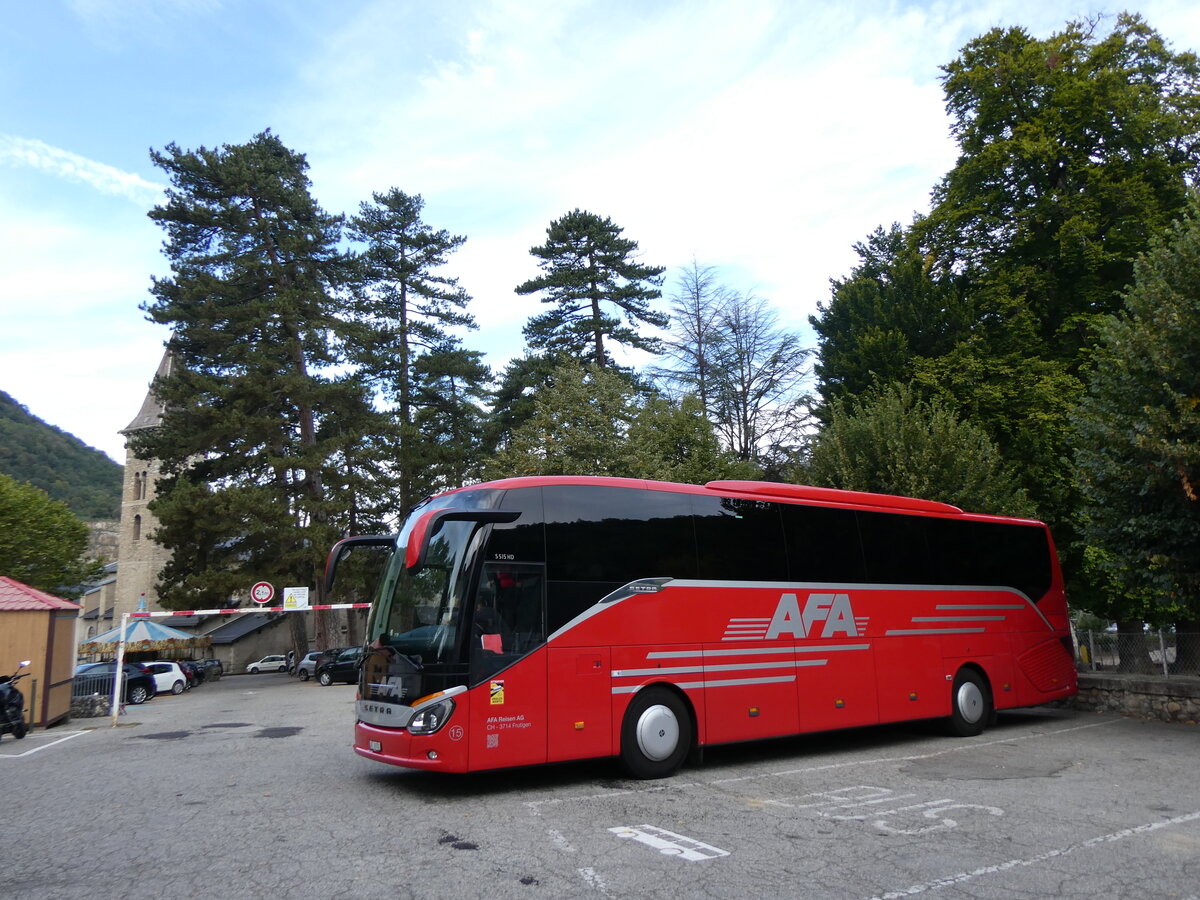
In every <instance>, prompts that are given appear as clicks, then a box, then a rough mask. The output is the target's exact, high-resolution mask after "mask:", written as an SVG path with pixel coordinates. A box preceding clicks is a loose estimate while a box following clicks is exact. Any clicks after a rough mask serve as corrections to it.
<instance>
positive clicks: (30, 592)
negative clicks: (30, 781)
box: [0, 576, 79, 725]
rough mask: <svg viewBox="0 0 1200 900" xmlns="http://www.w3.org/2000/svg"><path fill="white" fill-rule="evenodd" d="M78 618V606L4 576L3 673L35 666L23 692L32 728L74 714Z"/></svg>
mask: <svg viewBox="0 0 1200 900" xmlns="http://www.w3.org/2000/svg"><path fill="white" fill-rule="evenodd" d="M78 617H79V604H78V603H72V602H71V601H70V600H63V599H62V598H61V597H54V596H51V595H50V594H47V593H44V592H43V591H39V590H37V589H36V588H31V587H30V586H29V585H27V584H22V583H21V582H19V581H15V580H14V579H12V578H8V577H5V576H0V672H2V673H4V674H5V675H11V674H12V673H13V672H15V671H16V668H17V663H19V662H20V661H21V660H23V659H28V660H32V662H31V663H30V665H29V674H30V677H29V678H26V679H24V680H23V681H22V682H21V692H22V693H23V694H24V695H25V706H26V709H28V710H30V711H31V713H32V715H31V724H33V725H53V724H54V723H55V722H58V721H60V720H61V719H64V718H66V717H67V714H68V713H70V711H71V679H72V677H73V676H74V674H75V620H76V619H77V618H78Z"/></svg>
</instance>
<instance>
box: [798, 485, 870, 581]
mask: <svg viewBox="0 0 1200 900" xmlns="http://www.w3.org/2000/svg"><path fill="white" fill-rule="evenodd" d="M780 512H781V514H782V516H783V528H784V533H785V534H786V536H787V550H788V577H789V578H790V580H792V581H801V582H833V581H838V582H844V583H847V584H861V583H862V582H864V581H866V580H867V576H866V569H865V568H864V566H863V556H862V542H861V541H860V540H859V537H858V520H857V519H856V517H855V514H854V512H853V510H849V509H826V508H824V507H820V506H793V505H791V504H783V505H782V506H781V509H780Z"/></svg>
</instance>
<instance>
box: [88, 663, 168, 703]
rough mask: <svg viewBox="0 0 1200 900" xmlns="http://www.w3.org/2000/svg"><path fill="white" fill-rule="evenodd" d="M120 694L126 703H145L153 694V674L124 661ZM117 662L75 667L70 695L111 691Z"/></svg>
mask: <svg viewBox="0 0 1200 900" xmlns="http://www.w3.org/2000/svg"><path fill="white" fill-rule="evenodd" d="M121 668H122V671H123V672H124V674H123V675H122V676H121V678H122V687H121V694H122V699H123V700H124V702H126V703H133V704H135V705H136V704H138V703H145V702H146V701H147V700H149V699H151V698H152V697H153V696H154V694H155V689H154V676H153V675H149V674H147V673H146V672H145V671H143V670H142V669H141V667H139V666H136V665H133V664H132V663H125V664H124V665H123V666H122V667H121ZM116 671H117V664H116V663H113V662H102V663H86V664H84V665H82V666H76V667H75V682H74V686H73V688H72V691H71V693H72V695H73V696H76V697H86V696H90V695H91V694H108V695H110V696H111V694H112V691H113V674H114V673H115V672H116Z"/></svg>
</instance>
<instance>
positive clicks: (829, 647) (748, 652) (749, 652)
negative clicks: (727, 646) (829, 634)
mask: <svg viewBox="0 0 1200 900" xmlns="http://www.w3.org/2000/svg"><path fill="white" fill-rule="evenodd" d="M870 649H871V645H870V644H814V645H813V646H812V647H747V648H746V649H745V650H653V651H651V652H650V653H647V654H646V659H688V658H691V657H696V656H777V655H779V654H783V653H836V652H837V651H838V650H870Z"/></svg>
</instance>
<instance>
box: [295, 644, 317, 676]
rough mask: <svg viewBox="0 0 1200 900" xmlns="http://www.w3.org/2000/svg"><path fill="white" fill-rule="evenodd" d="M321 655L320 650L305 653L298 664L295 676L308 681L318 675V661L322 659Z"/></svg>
mask: <svg viewBox="0 0 1200 900" xmlns="http://www.w3.org/2000/svg"><path fill="white" fill-rule="evenodd" d="M321 654H322V651H320V650H310V651H309V652H308V653H305V654H304V657H303V658H302V659H301V660H300V662H298V663H296V668H295V670H294V671H293V674H294V675H295V676H296V677H297V678H299V679H300V680H301V681H308V679H310V678H312V677H313V675H315V674H316V673H317V660H319V659H320V658H321Z"/></svg>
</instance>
